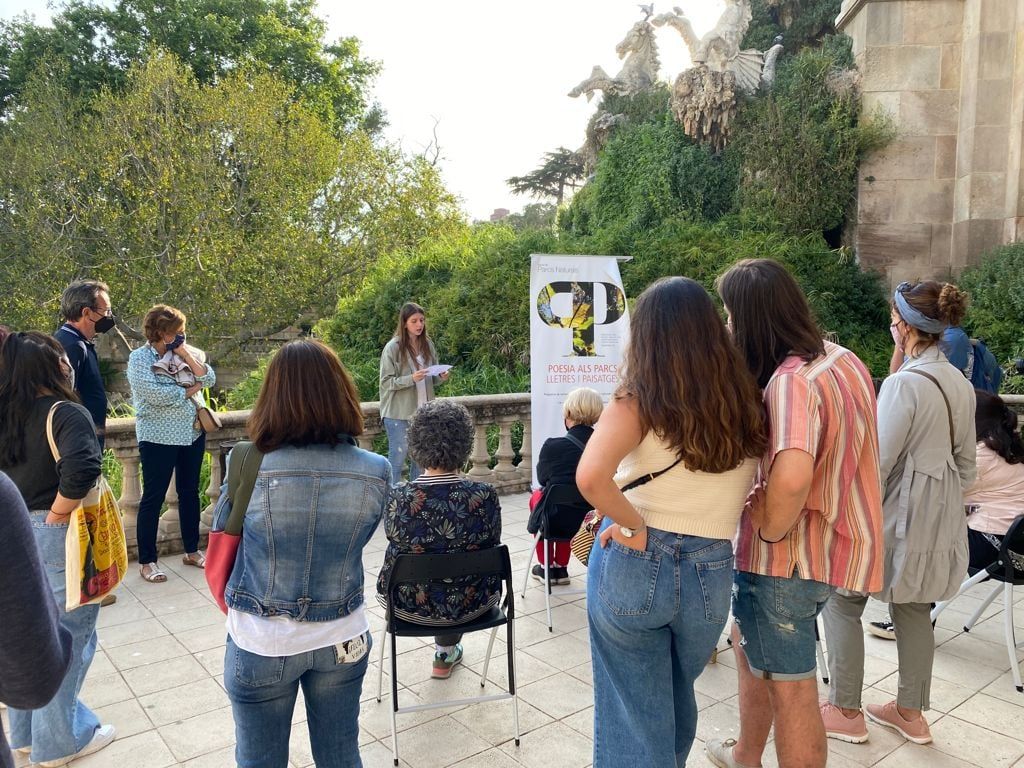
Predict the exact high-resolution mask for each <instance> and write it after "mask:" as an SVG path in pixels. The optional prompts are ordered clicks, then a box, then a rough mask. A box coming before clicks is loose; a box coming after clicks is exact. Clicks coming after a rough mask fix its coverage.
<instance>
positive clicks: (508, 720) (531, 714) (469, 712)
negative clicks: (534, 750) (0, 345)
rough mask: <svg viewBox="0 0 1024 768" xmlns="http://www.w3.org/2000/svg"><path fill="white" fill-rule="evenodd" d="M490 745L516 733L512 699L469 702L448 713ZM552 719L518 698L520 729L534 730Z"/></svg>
mask: <svg viewBox="0 0 1024 768" xmlns="http://www.w3.org/2000/svg"><path fill="white" fill-rule="evenodd" d="M449 716H450V717H451V718H452V719H453V720H458V721H459V722H460V723H462V724H463V725H464V726H466V727H467V728H469V729H470V730H471V731H472V732H473V733H475V734H476V735H477V736H479V737H480V738H481V739H483V740H484V741H486V742H488V743H489V744H490V745H491V746H495V747H496V746H498V745H499V744H503V743H505V742H506V741H508V740H509V739H510V738H512V737H513V736H514V735H515V728H514V720H513V717H512V700H511V699H509V700H507V701H487V702H484V703H483V704H470V705H469V706H468V707H463V708H462V709H459V710H457V711H455V712H452V713H451V714H450V715H449ZM550 722H552V720H551V718H550V717H548V716H547V715H546V714H544V713H543V712H541V711H540V710H539V709H537V708H536V707H531V706H530V705H529V704H527V703H526V702H525V701H520V702H519V733H520V735H523V734H527V733H531V732H533V731H536V730H537V729H538V728H540V727H542V726H545V725H547V724H548V723H550Z"/></svg>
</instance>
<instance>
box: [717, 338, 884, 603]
mask: <svg viewBox="0 0 1024 768" xmlns="http://www.w3.org/2000/svg"><path fill="white" fill-rule="evenodd" d="M764 399H765V405H766V406H767V409H768V419H769V423H770V428H771V444H770V445H769V448H768V453H767V454H766V455H765V457H764V459H763V460H762V462H761V466H760V469H759V471H758V483H759V484H767V483H770V482H771V472H770V470H771V466H772V462H773V461H774V460H775V456H776V455H777V454H778V453H779V452H780V451H785V450H789V449H792V448H796V449H799V450H801V451H805V452H806V453H808V454H810V455H811V456H812V457H814V478H813V480H812V482H811V489H810V492H809V493H808V495H807V501H806V502H805V504H804V510H803V513H802V514H801V515H800V518H799V519H798V520H797V523H796V525H794V526H793V528H792V529H791V530H790V532H789V534H788V535H787V536H786V537H785V538H783V539H782V540H781V541H779V542H776V543H768V542H766V541H764V540H762V539H761V538H760V537H759V536H758V529H757V527H756V526H755V525H753V524H752V522H751V514H750V510H749V509H748V510H747V511H745V512H744V514H743V517H742V519H741V520H740V531H739V537H738V540H737V545H736V568H737V570H740V571H746V572H748V573H757V574H761V575H764V576H781V577H784V578H788V577H790V576H793V575H794V573H795V574H796V575H797V576H799V577H800V578H803V579H813V580H814V581H821V582H824V583H826V584H831V585H832V586H835V587H841V588H843V589H847V590H850V591H852V592H861V593H865V592H872V591H877V590H879V589H881V587H882V485H881V479H880V477H879V467H878V429H877V425H876V422H875V391H874V387H873V386H872V383H871V376H870V374H869V373H868V370H867V368H866V367H865V366H864V363H862V362H861V361H860V360H859V359H858V358H857V356H856V355H854V354H853V353H852V352H850V351H849V350H847V349H844V348H842V347H840V346H837V345H835V344H831V343H827V342H826V344H825V355H824V356H822V357H818V358H816V359H814V360H812V361H811V362H810V363H806V362H804V361H803V360H802V359H800V358H799V357H796V356H791V357H788V358H786V360H785V361H783V363H782V365H780V366H779V368H778V369H777V370H776V371H775V373H774V375H773V376H772V379H771V381H769V382H768V386H767V387H766V388H765V392H764ZM750 503H751V504H761V503H764V495H763V494H760V495H753V496H752V497H751V500H750ZM759 511H760V510H758V512H759Z"/></svg>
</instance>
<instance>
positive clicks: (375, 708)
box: [359, 689, 446, 743]
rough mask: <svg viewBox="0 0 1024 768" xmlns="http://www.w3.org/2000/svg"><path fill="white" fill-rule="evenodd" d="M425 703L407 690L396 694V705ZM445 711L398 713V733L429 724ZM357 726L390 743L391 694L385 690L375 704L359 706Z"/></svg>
mask: <svg viewBox="0 0 1024 768" xmlns="http://www.w3.org/2000/svg"><path fill="white" fill-rule="evenodd" d="M423 703H425V702H424V701H423V699H421V698H420V697H419V696H417V695H416V694H415V693H413V692H412V691H409V690H404V691H399V692H398V704H399V706H402V707H411V706H414V705H417V704H423ZM445 711H446V710H443V709H427V710H423V711H421V712H407V713H405V714H402V713H399V714H398V715H397V720H396V722H397V724H398V732H399V733H401V732H402V731H407V730H409V729H410V728H415V727H416V726H418V725H421V724H423V723H429V722H431V721H433V720H437V719H438V718H441V717H443V716H444V714H445ZM359 725H360V726H361V727H363V728H365V729H366V730H367V731H369V732H370V733H371V734H372V735H373V736H374V738H377V739H382V740H384V741H386V742H388V743H390V739H391V694H390V692H389V691H388V689H385V693H384V698H383V700H382V701H381V702H380V704H378V703H377V701H376V700H375V699H369V700H367V701H364V702H362V703H361V704H360V705H359Z"/></svg>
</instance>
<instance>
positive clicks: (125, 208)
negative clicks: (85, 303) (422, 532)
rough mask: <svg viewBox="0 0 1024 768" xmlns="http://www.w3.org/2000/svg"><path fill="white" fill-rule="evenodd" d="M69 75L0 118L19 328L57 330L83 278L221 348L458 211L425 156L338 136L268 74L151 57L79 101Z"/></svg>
mask: <svg viewBox="0 0 1024 768" xmlns="http://www.w3.org/2000/svg"><path fill="white" fill-rule="evenodd" d="M63 82H64V81H63V79H61V78H54V79H51V78H47V77H44V76H41V75H40V76H36V77H35V78H34V79H33V80H32V81H31V82H30V83H29V85H28V87H27V88H26V90H25V92H24V94H23V99H22V106H21V107H20V108H19V109H18V111H17V112H16V113H15V114H14V116H13V118H12V119H11V120H10V121H8V122H7V123H6V124H4V125H2V126H0V155H2V156H4V157H5V158H7V160H8V162H6V163H3V164H0V190H2V192H0V194H2V196H0V281H2V282H3V283H4V284H5V285H17V286H19V290H17V291H9V292H7V293H6V294H5V295H4V298H3V299H0V316H2V317H4V319H5V321H7V322H10V323H13V324H14V325H17V326H20V327H40V328H50V327H52V326H53V324H54V322H55V320H56V299H57V297H58V296H59V294H60V290H61V288H62V287H63V286H64V285H65V284H66V283H67V282H68V281H69V280H71V279H73V278H75V277H79V276H83V275H89V276H96V277H101V278H103V279H105V280H107V281H108V282H109V283H111V284H112V286H113V287H114V298H115V302H116V304H117V306H118V308H119V312H120V313H121V314H122V316H124V317H125V318H126V319H127V320H128V321H129V323H137V322H138V321H139V320H140V319H141V316H142V314H143V313H144V312H145V310H146V309H147V308H148V307H149V306H150V305H151V304H153V303H155V302H159V301H163V302H167V303H171V304H175V305H177V306H179V307H181V309H183V310H184V311H185V312H186V313H187V314H188V315H189V316H190V317H191V318H192V320H191V322H190V332H191V333H193V334H194V335H195V336H196V337H197V339H199V340H200V341H201V342H202V343H203V344H204V345H208V346H209V345H211V344H213V343H214V342H215V341H217V340H219V341H220V343H222V344H223V345H226V346H225V347H224V349H223V350H221V351H227V350H228V349H230V348H231V347H232V346H233V345H236V344H237V343H239V342H240V341H243V340H245V339H246V338H248V337H250V336H252V335H264V334H265V333H269V332H273V331H276V330H278V329H280V328H282V327H285V326H287V325H289V324H290V323H293V322H302V321H305V322H314V321H315V320H316V319H318V318H320V317H321V316H323V314H324V313H326V312H327V311H329V310H330V308H331V307H333V306H334V304H335V303H336V301H337V296H338V293H339V290H340V289H341V288H342V286H344V285H346V284H348V283H349V282H350V281H352V280H353V279H355V278H358V277H360V276H361V275H362V273H363V271H364V269H365V268H366V266H367V263H368V262H369V261H371V260H372V259H373V258H374V257H375V255H376V254H377V253H380V252H383V251H391V250H394V249H397V248H403V247H409V246H411V245H413V244H415V243H418V242H419V241H420V240H422V239H423V238H424V237H427V236H430V235H432V234H434V233H435V232H437V231H439V230H443V229H445V228H446V227H447V226H454V225H457V224H458V222H459V221H460V215H459V213H458V210H457V207H456V201H455V200H454V198H452V197H451V195H449V194H448V193H447V192H445V191H444V190H443V187H442V186H441V184H440V181H439V180H438V178H437V174H436V172H435V171H434V169H433V168H432V167H430V166H429V165H427V164H425V163H423V162H422V161H421V160H419V159H417V158H406V157H404V156H403V155H401V153H399V152H397V151H396V150H392V149H388V148H384V149H379V148H377V147H376V146H375V145H374V144H373V143H372V142H371V141H370V140H369V138H368V137H367V136H366V135H365V134H363V133H361V132H358V131H356V132H352V133H350V134H346V135H344V136H342V137H340V138H338V137H336V136H335V135H334V134H333V132H332V130H331V129H330V126H328V125H327V124H326V123H325V122H324V121H322V120H321V119H320V118H319V117H318V116H317V115H316V114H314V113H313V112H312V111H310V110H309V109H307V108H306V107H304V106H303V105H302V104H301V103H298V102H296V101H295V100H294V98H292V96H293V90H292V88H291V86H289V85H288V84H287V83H284V82H282V81H280V80H278V79H277V78H275V77H273V76H271V75H269V74H266V73H264V72H261V71H255V72H253V71H247V70H239V71H237V72H234V73H231V74H228V75H227V76H225V77H224V78H222V79H220V80H218V81H217V83H216V84H214V85H210V86H202V85H200V84H199V83H198V82H197V81H196V80H195V78H194V77H193V76H192V74H191V71H190V70H187V69H185V68H184V67H183V66H182V65H181V64H180V63H179V62H178V61H177V60H176V59H175V57H174V56H173V55H171V54H168V53H157V54H154V56H153V57H152V58H151V59H150V60H149V61H148V62H147V63H145V64H144V65H141V66H138V67H135V68H133V69H132V70H131V71H130V72H129V75H128V82H127V84H126V85H125V87H124V89H123V90H121V91H119V92H113V91H104V92H102V93H101V95H100V96H99V97H97V98H96V99H94V100H93V101H92V102H91V103H90V104H89V109H88V110H86V109H84V108H82V105H81V102H80V101H78V100H76V99H75V98H74V97H73V96H72V95H71V94H69V93H68V92H67V91H66V90H65V89H64V88H63V85H62V84H63ZM29 275H31V277H32V279H31V280H27V279H26V276H29ZM9 302H10V303H9ZM213 350H214V351H215V352H217V351H218V349H217V347H216V346H214V347H213Z"/></svg>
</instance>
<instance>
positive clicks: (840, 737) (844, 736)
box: [825, 731, 870, 744]
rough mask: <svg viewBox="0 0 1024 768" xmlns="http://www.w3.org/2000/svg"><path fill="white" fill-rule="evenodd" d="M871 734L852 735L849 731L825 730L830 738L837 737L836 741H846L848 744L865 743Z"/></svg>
mask: <svg viewBox="0 0 1024 768" xmlns="http://www.w3.org/2000/svg"><path fill="white" fill-rule="evenodd" d="M869 735H870V734H867V733H865V734H864V735H863V736H851V735H850V734H848V733H832V732H831V731H825V736H826V737H827V738H829V739H835V740H836V741H845V742H846V743H847V744H863V743H864V742H865V741H867V740H868V736H869Z"/></svg>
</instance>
